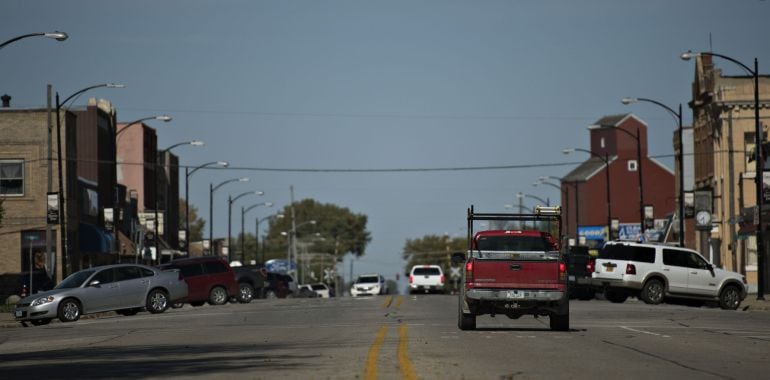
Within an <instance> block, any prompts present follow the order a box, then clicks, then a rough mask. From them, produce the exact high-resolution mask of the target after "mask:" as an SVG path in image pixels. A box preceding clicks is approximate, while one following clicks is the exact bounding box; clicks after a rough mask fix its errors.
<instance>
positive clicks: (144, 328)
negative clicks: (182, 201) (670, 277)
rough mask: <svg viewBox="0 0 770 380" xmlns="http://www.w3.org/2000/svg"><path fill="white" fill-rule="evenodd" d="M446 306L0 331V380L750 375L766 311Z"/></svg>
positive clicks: (238, 307)
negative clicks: (496, 311) (489, 310)
mask: <svg viewBox="0 0 770 380" xmlns="http://www.w3.org/2000/svg"><path fill="white" fill-rule="evenodd" d="M456 310H457V298H456V297H455V296H427V295H426V296H422V295H420V296H393V297H375V298H364V299H351V298H338V299H285V300H255V301H254V302H252V303H250V304H230V305H225V306H219V307H212V306H204V307H200V308H192V307H190V306H185V307H184V308H183V309H172V310H169V311H167V312H166V313H164V314H159V315H150V314H148V313H140V314H139V315H136V316H132V317H122V316H108V317H101V318H94V319H84V320H81V321H78V322H75V323H67V324H65V323H57V322H54V323H51V324H50V325H48V326H42V327H29V328H6V329H0V377H2V378H4V379H11V378H25V379H64V378H76V377H78V378H116V379H122V378H126V379H128V378H131V379H133V378H164V379H165V378H170V377H178V378H217V379H220V378H228V379H240V378H243V379H270V378H288V379H327V378H328V379H337V378H342V379H356V378H376V377H379V378H382V379H398V378H407V379H409V378H423V379H514V378H515V379H519V378H522V379H527V378H536V379H554V378H578V379H582V378H585V379H588V378H591V379H593V378H624V379H633V378H656V379H666V378H672V379H673V378H676V379H682V378H699V379H708V378H724V379H758V378H765V377H766V376H767V370H768V369H770V312H767V311H752V310H748V311H724V310H719V309H711V308H692V307H687V306H677V305H657V306H649V305H645V304H643V303H641V302H638V301H635V300H629V301H627V302H626V303H624V304H620V305H616V304H610V303H608V302H606V301H601V300H593V301H587V302H586V301H574V302H572V304H571V319H572V330H571V331H569V332H552V331H550V330H549V329H548V319H547V318H541V319H534V318H532V317H529V316H526V317H522V318H521V319H519V320H511V319H508V318H507V317H504V316H497V317H496V318H491V317H480V318H479V320H478V327H479V328H478V330H477V331H459V330H458V329H457V327H456Z"/></svg>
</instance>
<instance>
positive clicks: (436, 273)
mask: <svg viewBox="0 0 770 380" xmlns="http://www.w3.org/2000/svg"><path fill="white" fill-rule="evenodd" d="M417 292H425V293H429V292H437V293H444V272H443V271H442V270H441V267H440V266H438V265H415V266H413V267H412V270H411V271H410V272H409V294H414V293H417Z"/></svg>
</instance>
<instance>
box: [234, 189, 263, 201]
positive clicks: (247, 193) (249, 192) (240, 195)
mask: <svg viewBox="0 0 770 380" xmlns="http://www.w3.org/2000/svg"><path fill="white" fill-rule="evenodd" d="M249 194H256V195H265V192H264V191H247V192H245V193H241V194H238V195H237V196H236V197H235V198H231V199H230V203H233V202H235V201H237V200H238V198H241V197H243V196H246V195H249Z"/></svg>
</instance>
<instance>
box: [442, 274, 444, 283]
mask: <svg viewBox="0 0 770 380" xmlns="http://www.w3.org/2000/svg"><path fill="white" fill-rule="evenodd" d="M441 285H444V275H443V274H442V275H441Z"/></svg>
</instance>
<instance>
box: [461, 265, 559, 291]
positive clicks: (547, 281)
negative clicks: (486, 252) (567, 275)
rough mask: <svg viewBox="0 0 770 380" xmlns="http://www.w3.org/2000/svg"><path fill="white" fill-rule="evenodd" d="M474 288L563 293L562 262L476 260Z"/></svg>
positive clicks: (472, 282)
mask: <svg viewBox="0 0 770 380" xmlns="http://www.w3.org/2000/svg"><path fill="white" fill-rule="evenodd" d="M469 285H471V287H474V288H490V289H494V288H500V289H543V290H546V289H563V288H564V282H563V281H562V280H560V275H559V262H558V261H556V260H548V261H518V260H493V259H475V260H473V279H472V281H471V283H470V284H469Z"/></svg>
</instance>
